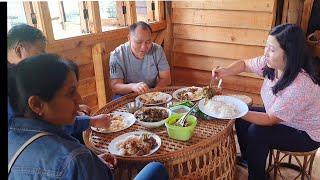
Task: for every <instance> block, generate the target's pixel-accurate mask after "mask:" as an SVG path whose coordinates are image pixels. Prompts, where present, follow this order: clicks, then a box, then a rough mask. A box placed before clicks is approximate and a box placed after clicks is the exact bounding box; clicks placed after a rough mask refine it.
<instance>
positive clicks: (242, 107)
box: [199, 95, 249, 119]
mask: <svg viewBox="0 0 320 180" xmlns="http://www.w3.org/2000/svg"><path fill="white" fill-rule="evenodd" d="M211 100H217V101H223V102H225V103H226V104H231V105H233V106H234V107H235V108H236V109H237V111H238V114H237V115H235V116H233V117H219V116H218V114H215V113H214V112H213V111H211V110H210V109H208V108H207V107H206V106H204V101H205V99H202V100H201V101H200V102H199V109H200V111H202V112H203V113H205V114H206V115H209V116H211V117H214V118H218V119H236V118H240V117H242V116H244V115H246V114H247V112H248V111H249V108H248V105H247V104H246V103H244V102H243V101H241V100H239V99H237V98H234V97H231V96H221V95H220V96H214V97H213V98H212V99H211ZM211 100H210V101H211Z"/></svg>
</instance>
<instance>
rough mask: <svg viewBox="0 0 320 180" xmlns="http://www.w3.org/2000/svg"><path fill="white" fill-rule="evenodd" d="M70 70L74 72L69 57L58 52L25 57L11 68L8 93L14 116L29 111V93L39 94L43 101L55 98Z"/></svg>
mask: <svg viewBox="0 0 320 180" xmlns="http://www.w3.org/2000/svg"><path fill="white" fill-rule="evenodd" d="M68 72H74V70H73V67H71V66H70V63H68V62H67V61H66V60H64V59H62V58H61V57H60V56H58V55H56V54H41V55H36V56H32V57H29V58H26V59H25V60H23V61H21V62H20V63H18V64H16V65H12V66H10V68H9V69H8V78H9V79H8V84H9V85H8V94H9V100H10V104H11V106H12V109H13V111H14V114H15V116H16V117H17V116H22V117H23V116H24V115H25V113H27V112H29V113H31V114H33V115H34V116H35V117H37V115H36V114H35V113H33V112H32V111H31V109H30V107H29V106H28V99H29V97H30V96H33V95H36V96H38V97H40V98H41V99H42V100H43V101H46V102H49V101H50V100H52V98H53V97H54V95H55V94H56V92H57V91H58V90H59V89H61V88H62V86H63V84H64V82H65V80H66V78H67V74H68Z"/></svg>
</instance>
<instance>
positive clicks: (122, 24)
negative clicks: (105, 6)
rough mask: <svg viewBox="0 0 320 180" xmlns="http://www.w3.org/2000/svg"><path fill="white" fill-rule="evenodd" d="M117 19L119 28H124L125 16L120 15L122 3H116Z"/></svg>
mask: <svg viewBox="0 0 320 180" xmlns="http://www.w3.org/2000/svg"><path fill="white" fill-rule="evenodd" d="M116 9H117V19H118V24H119V25H120V26H125V16H124V15H123V14H122V2H121V1H116Z"/></svg>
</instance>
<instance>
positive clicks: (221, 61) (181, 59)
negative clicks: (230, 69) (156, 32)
mask: <svg viewBox="0 0 320 180" xmlns="http://www.w3.org/2000/svg"><path fill="white" fill-rule="evenodd" d="M173 57H174V59H176V60H175V61H174V64H173V66H174V67H180V68H189V69H197V70H204V71H211V70H212V69H213V68H214V67H217V66H220V67H227V66H228V65H230V64H231V63H234V62H235V61H237V60H235V59H225V58H217V57H209V56H199V55H193V54H185V53H174V54H173ZM239 75H240V76H246V77H253V78H258V79H263V78H261V77H260V76H258V75H255V74H253V73H246V72H244V73H241V74H239Z"/></svg>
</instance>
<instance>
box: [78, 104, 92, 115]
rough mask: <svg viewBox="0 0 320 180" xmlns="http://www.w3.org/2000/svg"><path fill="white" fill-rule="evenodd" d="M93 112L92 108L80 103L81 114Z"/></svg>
mask: <svg viewBox="0 0 320 180" xmlns="http://www.w3.org/2000/svg"><path fill="white" fill-rule="evenodd" d="M90 113H91V108H90V107H89V106H87V105H85V104H80V105H79V111H78V115H79V116H85V115H88V116H89V115H90Z"/></svg>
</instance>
